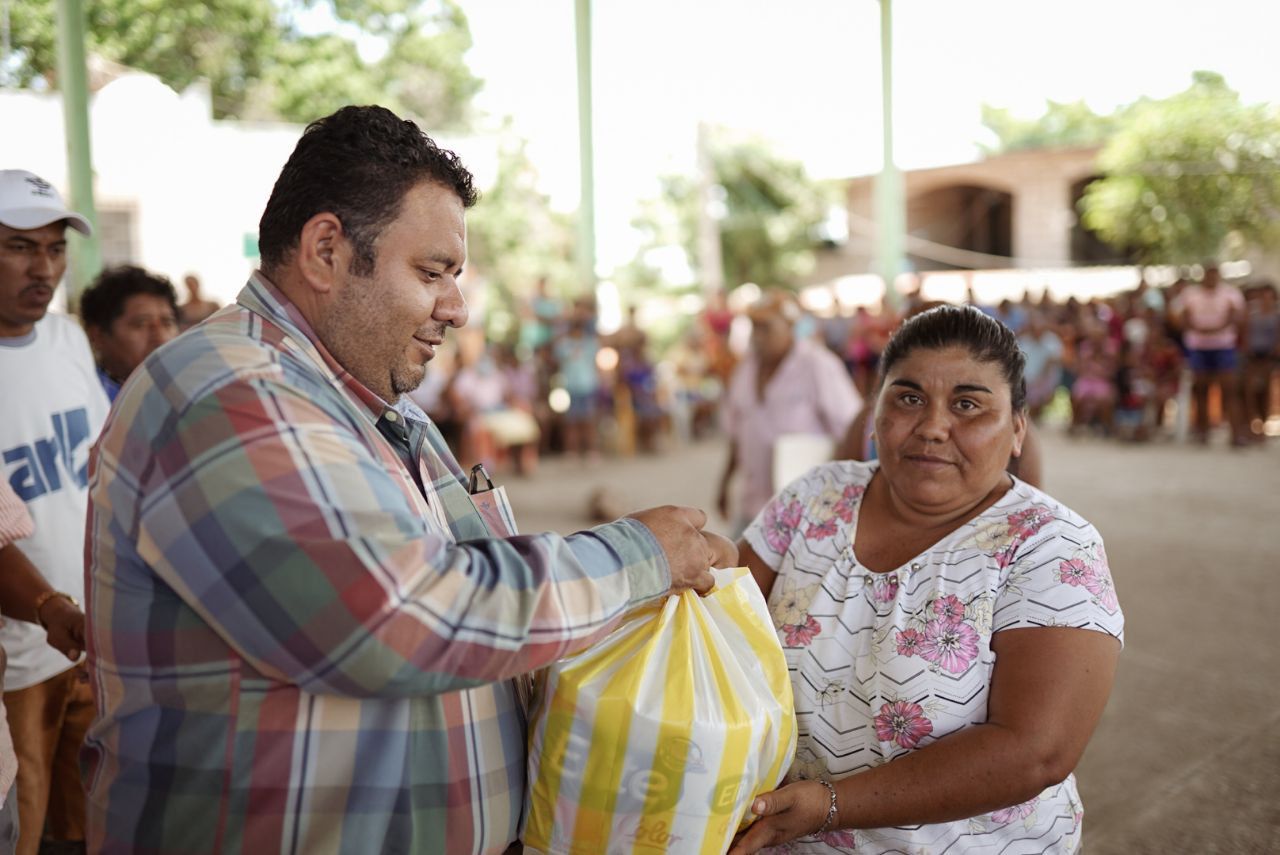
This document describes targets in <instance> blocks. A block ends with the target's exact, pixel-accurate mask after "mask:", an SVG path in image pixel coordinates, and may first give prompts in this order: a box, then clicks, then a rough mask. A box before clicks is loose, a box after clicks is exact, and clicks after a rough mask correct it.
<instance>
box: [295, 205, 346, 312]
mask: <svg viewBox="0 0 1280 855" xmlns="http://www.w3.org/2000/svg"><path fill="white" fill-rule="evenodd" d="M350 262H351V241H349V240H348V239H347V235H346V232H344V231H343V229H342V221H341V220H339V219H338V217H337V216H336V215H335V214H332V213H330V212H328V211H322V212H320V213H319V214H316V215H315V216H314V217H312V218H311V219H309V220H307V222H306V223H305V224H304V225H303V226H302V232H301V234H299V236H298V249H297V257H296V259H295V266H296V267H297V269H298V273H299V274H300V275H301V277H302V280H303V281H304V282H306V283H307V285H308V286H309V287H310V288H311V290H312V291H315V292H317V293H320V294H327V293H329V292H330V291H332V289H333V287H334V285H335V284H336V283H337V282H339V281H341V278H342V276H343V274H345V273H346V271H347V266H348V264H350Z"/></svg>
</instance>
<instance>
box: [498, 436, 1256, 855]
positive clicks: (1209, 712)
mask: <svg viewBox="0 0 1280 855" xmlns="http://www.w3.org/2000/svg"><path fill="white" fill-rule="evenodd" d="M1044 439H1045V443H1044V445H1045V472H1046V485H1045V486H1046V488H1047V490H1048V492H1049V493H1051V494H1052V495H1054V496H1055V497H1056V498H1058V499H1059V500H1061V501H1062V502H1064V503H1066V504H1067V505H1069V506H1071V507H1072V508H1074V509H1075V510H1076V511H1078V512H1080V513H1081V514H1083V515H1084V516H1085V517H1086V518H1087V519H1089V520H1090V521H1091V522H1093V523H1094V524H1095V525H1096V526H1097V527H1098V528H1099V529H1100V530H1101V532H1102V534H1103V537H1104V539H1105V541H1106V546H1107V553H1108V556H1109V558H1110V562H1111V568H1112V572H1113V575H1114V577H1115V581H1116V588H1117V590H1118V592H1119V595H1120V602H1121V605H1122V607H1123V608H1124V611H1125V616H1126V620H1127V624H1126V646H1125V650H1124V653H1123V654H1122V656H1121V661H1120V670H1119V674H1118V677H1117V680H1116V686H1115V691H1114V692H1113V694H1112V696H1111V701H1110V703H1109V704H1108V706H1107V711H1106V713H1105V714H1104V716H1103V719H1102V723H1101V724H1100V725H1099V727H1098V730H1097V732H1096V733H1095V734H1094V737H1093V741H1092V743H1091V744H1090V746H1089V749H1088V752H1087V753H1086V754H1085V757H1084V760H1083V761H1082V762H1081V764H1080V767H1079V769H1078V770H1077V773H1076V774H1077V778H1078V780H1079V786H1080V792H1081V796H1082V798H1083V800H1084V803H1085V837H1084V840H1085V851H1087V852H1089V853H1090V855H1111V854H1112V853H1115V855H1120V853H1148V852H1149V853H1167V852H1168V853H1172V852H1178V853H1184V852H1185V853H1219V852H1221V853H1254V852H1280V841H1277V840H1276V837H1277V835H1280V795H1277V794H1278V793H1280V562H1278V561H1277V558H1280V440H1272V441H1271V443H1270V445H1269V446H1268V447H1266V448H1250V449H1245V450H1233V449H1229V448H1226V447H1224V446H1211V447H1208V448H1201V447H1192V446H1185V445H1178V444H1174V443H1154V444H1150V445H1129V444H1119V443H1116V442H1112V441H1103V440H1093V439H1081V440H1072V439H1068V438H1066V437H1063V436H1060V435H1058V434H1056V433H1053V432H1048V433H1046V434H1045V437H1044ZM724 454H725V446H724V444H723V443H722V442H717V441H704V442H702V443H699V444H696V445H691V446H685V447H682V448H677V449H673V450H669V451H667V452H665V453H663V454H661V455H656V456H651V457H635V458H629V459H605V460H602V461H597V462H594V463H587V464H583V463H579V462H578V461H576V460H563V459H554V460H549V461H546V462H545V463H544V465H543V466H542V468H541V469H540V470H539V472H538V473H537V475H535V476H533V477H531V478H526V479H516V478H511V477H507V478H505V479H504V480H505V483H506V485H507V488H508V492H509V494H510V495H511V498H512V502H513V504H514V506H515V509H516V515H517V519H518V520H519V523H520V527H521V530H522V531H525V532H533V531H546V530H553V531H560V532H566V533H567V532H570V531H574V530H577V529H581V528H584V527H587V526H588V525H590V523H591V521H590V519H589V518H588V516H587V508H588V504H589V497H590V496H591V495H592V493H593V492H595V491H596V490H598V489H600V488H604V489H606V490H607V491H608V498H609V503H610V504H616V505H618V506H620V507H622V508H625V509H635V508H642V507H649V506H652V505H655V504H664V503H668V502H671V503H680V504H691V505H697V506H699V507H703V508H708V509H709V508H710V506H711V505H712V503H713V498H714V495H715V484H716V479H717V477H718V474H719V471H720V467H721V466H722V465H723V460H724ZM718 524H719V527H720V528H721V530H723V523H722V521H718V520H717V521H713V523H712V526H711V527H713V528H714V527H717V525H718Z"/></svg>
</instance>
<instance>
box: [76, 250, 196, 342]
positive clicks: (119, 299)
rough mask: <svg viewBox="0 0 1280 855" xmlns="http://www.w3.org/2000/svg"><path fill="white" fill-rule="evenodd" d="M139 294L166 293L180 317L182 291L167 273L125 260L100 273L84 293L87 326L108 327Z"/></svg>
mask: <svg viewBox="0 0 1280 855" xmlns="http://www.w3.org/2000/svg"><path fill="white" fill-rule="evenodd" d="M136 294H149V295H151V296H152V297H163V298H164V299H165V300H166V301H168V303H169V307H170V308H171V309H173V317H174V320H177V318H178V293H177V292H176V291H174V290H173V283H171V282H170V281H169V279H168V278H167V277H165V276H161V275H160V274H158V273H151V272H149V271H146V270H143V269H142V268H141V267H134V266H133V265H130V264H123V265H121V266H119V267H111V268H108V269H107V270H104V271H102V273H100V274H98V278H97V279H95V280H93V284H92V285H90V286H89V287H88V288H86V289H85V290H84V293H83V294H81V295H80V319H81V320H82V321H84V325H85V326H86V327H96V328H97V329H100V330H103V331H107V330H110V329H111V325H112V324H113V323H115V320H116V318H118V317H120V316H121V315H122V314H124V304H125V303H126V302H127V301H128V299H129V298H130V297H132V296H134V295H136Z"/></svg>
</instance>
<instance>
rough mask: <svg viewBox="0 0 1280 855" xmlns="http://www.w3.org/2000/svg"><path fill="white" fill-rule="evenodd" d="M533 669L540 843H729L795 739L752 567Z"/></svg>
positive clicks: (552, 854)
mask: <svg viewBox="0 0 1280 855" xmlns="http://www.w3.org/2000/svg"><path fill="white" fill-rule="evenodd" d="M715 572H716V582H717V586H716V589H715V590H714V591H713V592H712V593H711V594H710V595H708V596H707V597H705V598H703V597H699V596H698V595H697V594H695V593H693V592H685V593H683V594H680V595H678V596H672V597H668V598H667V599H666V601H665V602H664V603H662V604H661V605H656V606H653V607H651V608H648V609H645V610H644V611H641V612H639V613H637V614H635V615H632V616H631V617H629V618H628V620H627V621H626V622H624V623H623V624H622V625H621V626H620V627H619V628H618V629H617V630H615V631H614V632H613V633H612V634H611V635H610V636H609V637H608V638H606V639H605V640H604V641H603V642H601V643H600V644H598V645H596V646H595V647H593V648H591V649H589V650H586V651H584V652H582V653H579V654H577V655H575V656H571V657H567V658H565V659H562V660H560V661H559V662H557V663H555V664H554V665H552V666H551V667H550V668H547V669H545V670H544V671H543V672H542V673H541V674H540V676H539V678H538V686H537V688H536V692H535V696H536V701H535V707H534V709H533V712H532V715H531V718H530V725H529V727H530V736H529V785H528V787H527V790H526V796H525V819H524V829H523V833H522V834H521V839H522V840H523V841H524V844H525V847H526V849H525V851H526V852H534V853H545V855H603V853H657V852H672V853H680V855H686V854H687V855H693V854H694V853H715V855H722V853H724V852H725V851H726V850H727V849H728V848H729V844H730V842H731V841H732V840H733V836H734V834H736V833H737V832H738V830H739V828H740V827H745V824H746V821H745V820H746V817H747V811H748V808H749V807H750V805H751V801H752V799H754V798H755V796H757V795H758V794H760V793H763V792H767V791H769V790H772V789H775V788H776V787H777V786H778V785H779V784H780V783H781V782H782V778H783V776H784V775H785V774H786V772H787V769H788V767H789V766H790V765H791V759H792V756H793V755H794V754H795V747H796V721H795V709H794V706H793V703H792V695H791V682H790V679H789V678H788V676H787V663H786V660H785V659H784V658H783V654H782V647H781V646H780V645H779V644H778V638H777V635H776V634H775V632H774V629H773V624H772V623H771V622H770V619H769V612H768V608H767V606H766V605H765V601H764V597H763V596H761V594H760V590H759V588H757V587H756V584H755V582H754V580H753V579H752V578H751V575H750V573H748V571H747V570H746V569H745V568H739V569H736V570H717V571H715Z"/></svg>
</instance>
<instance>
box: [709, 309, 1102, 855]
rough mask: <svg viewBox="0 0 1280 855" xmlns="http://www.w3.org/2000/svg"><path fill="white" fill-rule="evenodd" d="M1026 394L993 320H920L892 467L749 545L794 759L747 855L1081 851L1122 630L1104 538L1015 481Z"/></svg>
mask: <svg viewBox="0 0 1280 855" xmlns="http://www.w3.org/2000/svg"><path fill="white" fill-rule="evenodd" d="M1022 372H1023V357H1022V354H1021V353H1020V352H1019V350H1018V343H1017V339H1016V338H1015V337H1014V335H1013V333H1012V332H1011V331H1010V330H1009V329H1008V328H1007V327H1005V326H1004V325H1002V324H1001V323H1000V322H998V321H996V320H994V319H992V318H989V317H987V316H985V315H983V314H982V313H981V312H979V311H977V310H974V309H972V308H967V307H956V306H943V307H939V308H935V309H932V310H930V311H927V312H924V313H923V314H920V315H917V316H916V317H914V318H912V319H910V320H909V321H907V322H906V323H905V324H904V325H903V326H902V327H901V329H899V330H898V332H897V334H895V336H894V337H893V339H892V340H891V341H890V342H889V344H888V346H887V347H886V348H885V351H884V354H883V357H882V359H881V364H880V376H881V389H880V393H879V397H878V400H877V402H876V414H875V439H876V446H877V450H878V452H879V459H878V460H877V461H873V462H869V463H862V462H856V461H836V462H833V463H828V464H825V465H822V466H819V467H817V468H815V469H813V470H811V471H810V472H809V473H807V474H806V475H804V476H803V477H801V478H800V479H799V480H797V481H795V482H793V483H792V484H791V485H789V486H788V487H786V488H785V489H784V490H782V491H781V492H780V493H778V494H777V495H776V496H775V497H774V498H773V499H772V500H771V501H770V502H769V503H768V505H767V506H766V507H765V508H764V510H763V511H762V512H761V513H760V515H759V516H758V517H757V518H756V520H755V522H754V523H752V524H751V526H750V527H748V529H747V530H746V533H745V534H744V536H743V540H742V541H741V542H740V544H739V549H740V560H741V562H742V563H743V564H746V565H747V566H749V567H750V568H751V571H752V573H753V575H754V576H755V578H756V580H757V582H758V583H759V584H760V587H761V589H762V590H763V591H764V593H765V595H766V596H767V597H768V599H769V606H770V612H771V614H772V616H773V619H774V623H775V625H776V627H777V630H778V635H779V638H780V640H781V641H782V644H783V647H784V649H785V651H786V654H787V660H788V666H789V668H790V671H791V678H792V687H793V688H794V690H795V701H796V712H797V715H798V719H799V724H800V739H799V745H798V749H797V754H796V759H795V762H794V764H793V765H792V767H791V770H790V773H789V775H788V777H787V781H786V783H785V784H784V785H783V786H782V787H781V788H779V789H778V790H775V791H774V792H771V793H766V794H765V795H763V796H760V797H759V798H757V799H756V801H755V803H754V804H753V805H752V810H753V812H754V813H755V814H756V815H757V816H758V817H759V819H758V821H757V822H756V823H755V824H754V825H753V826H751V828H749V829H748V830H747V831H746V832H745V833H744V834H743V835H742V836H741V838H740V839H739V840H738V841H737V842H736V844H735V846H734V848H733V849H732V850H731V855H746V853H753V852H758V851H762V850H763V851H770V852H778V853H795V855H799V854H800V853H833V852H857V853H889V852H916V851H931V852H942V851H956V852H959V851H965V852H975V851H981V852H993V853H994V852H1014V851H1016V852H1024V853H1025V852H1074V851H1076V850H1077V849H1078V848H1079V846H1080V833H1081V817H1082V815H1083V809H1082V807H1081V804H1080V798H1079V796H1078V794H1077V792H1076V786H1075V780H1074V778H1073V776H1072V774H1071V773H1072V770H1073V769H1074V768H1075V766H1076V763H1077V761H1078V760H1079V759H1080V756H1081V754H1082V753H1083V752H1084V749H1085V746H1086V745H1087V744H1088V741H1089V738H1090V736H1091V735H1092V733H1093V730H1094V727H1095V726H1096V725H1097V723H1098V719H1099V717H1100V716H1101V715H1102V710H1103V708H1104V706H1105V705H1106V702H1107V697H1108V695H1109V694H1110V691H1111V684H1112V680H1113V677H1114V674H1115V667H1116V661H1117V658H1118V656H1119V653H1120V648H1121V640H1122V638H1123V626H1124V618H1123V615H1122V614H1121V611H1120V607H1119V604H1118V602H1117V600H1116V594H1115V589H1114V587H1113V586H1112V583H1111V574H1110V571H1109V570H1108V567H1107V558H1106V553H1105V551H1104V550H1103V546H1102V539H1101V537H1100V536H1099V534H1098V532H1097V530H1096V529H1095V528H1094V527H1093V526H1092V525H1090V524H1089V523H1088V522H1087V521H1086V520H1084V519H1082V518H1081V517H1080V516H1079V515H1077V514H1076V513H1074V512H1072V511H1071V510H1070V509H1068V508H1066V507H1064V506H1062V505H1061V504H1060V503H1058V502H1057V501H1055V500H1054V499H1052V498H1050V497H1049V496H1048V495H1046V494H1044V493H1043V492H1041V491H1040V490H1038V489H1036V488H1034V487H1031V486H1030V485H1028V484H1026V483H1025V482H1023V481H1020V480H1019V479H1018V478H1016V477H1014V476H1012V475H1010V474H1008V473H1007V472H1006V471H1005V465H1006V463H1007V462H1008V461H1009V458H1010V456H1014V457H1017V456H1018V455H1019V454H1021V452H1022V447H1023V441H1024V437H1025V435H1026V430H1027V416H1026V387H1025V383H1024V380H1023V377H1022ZM769 847H773V848H769Z"/></svg>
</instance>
